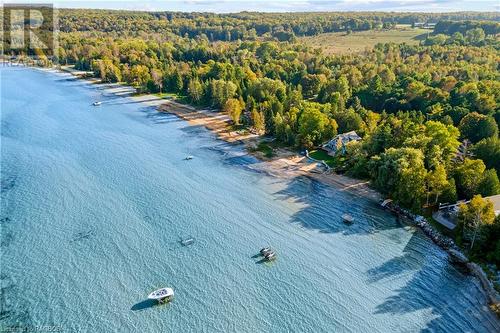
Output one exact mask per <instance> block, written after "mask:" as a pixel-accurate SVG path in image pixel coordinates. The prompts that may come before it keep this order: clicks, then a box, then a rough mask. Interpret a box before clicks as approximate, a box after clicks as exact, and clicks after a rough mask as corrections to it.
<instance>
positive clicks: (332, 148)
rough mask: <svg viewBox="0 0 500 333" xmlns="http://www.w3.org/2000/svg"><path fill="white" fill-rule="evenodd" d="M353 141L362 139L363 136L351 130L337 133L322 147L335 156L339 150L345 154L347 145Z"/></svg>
mask: <svg viewBox="0 0 500 333" xmlns="http://www.w3.org/2000/svg"><path fill="white" fill-rule="evenodd" d="M353 141H361V137H360V136H359V135H358V133H356V132H355V131H350V132H347V133H342V134H339V135H336V136H335V137H334V138H333V139H331V140H330V141H328V142H327V143H325V144H323V145H322V146H321V148H322V149H323V150H324V151H326V152H327V153H328V155H331V156H335V154H337V153H338V152H339V151H340V153H341V154H345V153H346V145H347V144H348V143H349V142H353Z"/></svg>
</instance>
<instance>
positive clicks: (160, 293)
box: [148, 288, 174, 302]
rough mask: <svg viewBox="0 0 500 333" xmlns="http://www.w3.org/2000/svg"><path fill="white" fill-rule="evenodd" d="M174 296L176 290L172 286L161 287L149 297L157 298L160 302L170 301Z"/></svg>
mask: <svg viewBox="0 0 500 333" xmlns="http://www.w3.org/2000/svg"><path fill="white" fill-rule="evenodd" d="M173 297H174V290H173V289H172V288H161V289H158V290H155V291H153V292H152V293H151V294H149V295H148V299H152V300H156V301H158V302H163V301H169V300H171V299H172V298H173Z"/></svg>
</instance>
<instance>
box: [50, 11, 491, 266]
mask: <svg viewBox="0 0 500 333" xmlns="http://www.w3.org/2000/svg"><path fill="white" fill-rule="evenodd" d="M59 20H60V26H61V28H60V29H61V32H60V42H59V47H60V48H59V52H58V58H57V61H58V62H59V63H60V64H65V65H75V67H76V68H77V69H81V70H86V71H92V72H93V73H94V75H95V76H96V77H99V78H101V79H102V80H103V81H105V82H125V83H127V84H130V85H133V86H134V87H136V88H137V89H138V90H139V91H141V92H150V93H165V92H168V93H172V94H175V95H176V96H177V98H178V99H179V100H181V101H183V102H186V103H190V104H192V105H196V106H200V107H209V108H213V109H214V110H218V111H220V112H226V113H228V114H229V115H230V116H231V118H232V120H233V122H234V125H235V126H236V127H237V128H240V129H246V130H249V131H253V132H256V133H261V134H265V135H268V136H272V137H274V138H276V140H278V141H279V142H280V143H281V144H282V145H285V146H288V147H290V148H291V149H297V150H302V149H313V148H315V147H318V146H319V145H321V144H323V143H325V142H326V141H328V140H329V139H331V138H333V137H334V136H335V135H336V134H338V133H344V132H348V131H353V130H354V131H356V132H357V133H358V134H359V135H360V136H361V137H362V138H363V140H362V141H360V142H352V143H349V144H348V149H347V152H346V153H345V154H344V155H342V156H336V157H335V163H334V167H335V170H336V171H337V172H343V173H346V174H347V175H349V176H352V177H357V178H362V179H369V180H371V182H372V184H373V186H375V187H376V188H377V189H378V190H379V191H380V192H381V193H382V194H383V195H384V196H387V197H391V198H393V199H394V200H395V201H396V202H397V203H398V204H400V205H401V206H403V207H407V208H409V209H411V210H413V211H415V212H421V211H422V209H433V208H435V207H437V206H438V205H439V204H440V203H454V202H456V201H457V200H459V199H472V198H473V197H474V196H476V195H480V196H483V197H484V196H491V195H495V194H499V193H500V181H499V175H500V140H499V128H500V72H499V64H500V52H499V50H500V43H499V33H500V23H499V21H500V16H499V15H498V13H466V12H464V13H451V14H424V13H294V14H262V13H249V12H243V13H239V14H208V13H171V12H157V13H149V12H148V13H146V12H123V11H104V10H103V11H99V10H62V11H61V13H60V18H59ZM417 22H432V23H436V25H435V27H434V31H432V30H430V31H429V34H428V35H427V36H426V38H425V39H424V40H422V42H421V43H420V45H413V46H410V45H407V44H404V43H403V44H393V43H385V44H377V45H376V46H375V48H373V49H371V50H367V51H364V52H360V53H353V54H347V55H336V54H332V55H326V54H323V53H322V51H321V49H312V48H310V47H306V46H304V45H302V44H300V43H297V42H296V38H297V37H299V36H311V35H318V34H321V33H324V32H337V31H342V32H345V33H346V34H349V33H351V32H352V31H359V30H371V29H392V28H394V27H395V26H396V25H398V24H408V25H411V24H415V23H417ZM475 198H476V199H477V196H476V197H475ZM477 200H479V199H477ZM477 200H476V201H477ZM478 205H480V204H478ZM462 215H463V216H465V215H466V214H465V213H464V214H462ZM469 215H470V214H469ZM463 221H465V222H463V223H462V224H461V226H460V227H461V228H462V229H464V232H463V233H460V237H459V241H460V242H462V241H463V242H467V241H469V242H470V239H468V238H469V237H468V236H467V235H468V234H470V233H467V232H465V231H466V229H467V228H468V227H469V224H470V223H472V222H470V219H469V220H467V218H464V219H463ZM488 221H489V222H488V223H485V226H484V228H482V229H481V230H482V232H483V233H482V234H483V237H482V238H481V239H482V241H477V242H476V247H475V251H476V253H483V255H484V256H486V257H488V260H490V261H493V262H496V263H497V264H500V237H499V235H500V219H499V218H497V219H496V220H495V219H494V217H493V218H489V219H488Z"/></svg>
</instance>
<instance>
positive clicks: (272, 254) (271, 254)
mask: <svg viewBox="0 0 500 333" xmlns="http://www.w3.org/2000/svg"><path fill="white" fill-rule="evenodd" d="M276 257H277V256H276V252H274V251H270V252H267V253H266V254H265V255H264V259H266V260H267V261H272V260H275V259H276Z"/></svg>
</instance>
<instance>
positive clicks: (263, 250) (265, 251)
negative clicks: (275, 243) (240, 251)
mask: <svg viewBox="0 0 500 333" xmlns="http://www.w3.org/2000/svg"><path fill="white" fill-rule="evenodd" d="M269 252H272V249H271V248H270V247H264V248H262V249H260V254H261V255H263V256H265V255H266V253H269Z"/></svg>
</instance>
